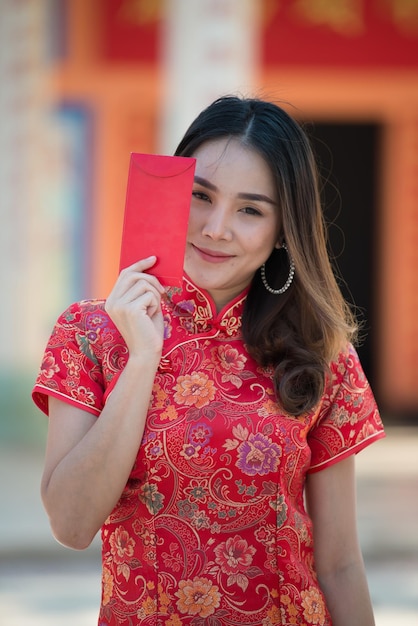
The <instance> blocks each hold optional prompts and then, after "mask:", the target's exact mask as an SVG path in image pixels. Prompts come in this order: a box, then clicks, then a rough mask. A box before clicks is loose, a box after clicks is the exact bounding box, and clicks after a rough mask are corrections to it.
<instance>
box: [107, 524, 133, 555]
mask: <svg viewBox="0 0 418 626" xmlns="http://www.w3.org/2000/svg"><path fill="white" fill-rule="evenodd" d="M109 541H110V549H111V552H112V555H113V558H114V559H115V561H116V563H124V562H125V561H128V560H129V559H130V558H131V557H132V556H133V553H134V546H135V541H134V540H133V539H132V537H130V536H129V533H128V532H127V531H126V530H125V529H124V528H123V527H122V526H119V528H117V529H116V530H115V532H114V533H113V534H112V535H111V537H110V540H109Z"/></svg>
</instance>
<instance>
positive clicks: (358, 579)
mask: <svg viewBox="0 0 418 626" xmlns="http://www.w3.org/2000/svg"><path fill="white" fill-rule="evenodd" d="M319 582H320V585H321V588H322V591H323V592H324V595H325V599H326V603H327V606H328V610H329V612H330V614H331V618H332V624H333V626H375V621H374V617H373V609H372V604H371V600H370V594H369V589H368V585H367V580H366V574H365V570H364V565H363V562H362V560H359V561H355V562H353V563H351V564H350V565H347V566H346V567H344V568H342V569H340V570H338V571H336V572H330V573H329V574H327V576H326V577H322V578H320V581H319Z"/></svg>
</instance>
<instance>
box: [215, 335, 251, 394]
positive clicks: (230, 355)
mask: <svg viewBox="0 0 418 626" xmlns="http://www.w3.org/2000/svg"><path fill="white" fill-rule="evenodd" d="M217 354H218V359H219V362H220V366H221V368H222V370H223V371H222V378H221V380H222V382H228V381H229V382H231V383H232V384H233V385H235V387H241V385H242V379H241V378H240V376H239V374H240V373H241V372H242V371H243V370H244V367H245V363H246V361H247V359H246V357H245V356H244V355H243V354H240V353H239V352H238V350H237V349H236V348H233V347H232V346H230V345H226V346H223V345H221V346H219V347H218V348H217Z"/></svg>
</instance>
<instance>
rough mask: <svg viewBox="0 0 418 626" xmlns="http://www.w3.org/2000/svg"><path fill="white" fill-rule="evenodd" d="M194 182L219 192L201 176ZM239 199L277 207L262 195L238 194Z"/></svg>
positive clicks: (195, 178) (271, 200)
mask: <svg viewBox="0 0 418 626" xmlns="http://www.w3.org/2000/svg"><path fill="white" fill-rule="evenodd" d="M194 180H195V183H197V184H198V185H202V187H206V188H207V189H211V190H212V191H218V188H217V186H216V185H214V184H213V183H211V182H210V181H209V180H207V179H206V178H202V177H201V176H195V177H194ZM237 198H240V199H241V200H250V201H253V202H267V203H268V204H272V205H274V206H277V202H275V201H274V200H273V199H272V198H269V196H265V195H264V194H262V193H251V192H245V191H243V192H242V193H239V194H237Z"/></svg>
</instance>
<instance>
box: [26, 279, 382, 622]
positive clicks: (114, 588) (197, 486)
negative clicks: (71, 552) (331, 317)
mask: <svg viewBox="0 0 418 626" xmlns="http://www.w3.org/2000/svg"><path fill="white" fill-rule="evenodd" d="M245 295H246V294H245V293H243V294H241V295H240V296H238V297H237V298H236V299H235V300H234V301H233V302H231V303H230V304H229V305H228V306H227V307H225V309H224V310H223V311H221V312H220V313H219V314H217V313H215V312H214V305H213V302H212V301H211V299H210V297H209V296H208V295H207V294H205V293H204V292H203V291H201V290H199V289H197V288H196V287H195V286H194V285H193V284H192V283H191V282H190V281H189V280H188V279H187V278H186V279H185V281H184V286H183V289H178V288H175V289H169V290H167V293H166V296H165V297H164V298H163V301H162V309H163V316H164V323H165V331H164V337H165V338H164V349H163V354H162V357H161V361H160V365H159V368H158V371H157V373H156V377H155V381H154V387H153V391H152V397H151V401H150V408H149V412H148V417H147V423H146V428H145V432H144V435H143V441H142V445H141V447H140V449H139V450H138V455H137V458H136V461H135V464H134V467H133V468H132V471H131V475H130V477H129V480H128V482H127V485H126V487H125V489H124V491H123V493H122V494H121V497H120V500H119V502H118V503H117V505H116V506H115V508H114V510H113V511H112V513H111V514H110V516H109V518H108V519H107V520H106V522H105V524H104V525H103V528H102V543H103V547H102V561H103V574H102V601H101V608H100V615H99V624H100V625H101V626H134V625H141V624H142V625H144V626H151V625H152V626H189V625H190V626H206V625H207V626H223V625H225V626H226V625H228V626H237V625H240V626H255V625H261V626H273V625H276V624H281V625H290V624H292V625H297V626H310V625H311V624H318V625H320V626H330V623H331V622H330V617H329V614H328V611H327V608H326V605H325V601H324V597H323V595H322V592H321V590H320V587H319V585H318V582H317V579H316V574H315V566H314V557H313V538H312V524H311V521H310V519H309V517H308V515H307V513H306V511H305V508H304V500H303V487H304V482H305V478H306V475H307V473H308V472H313V471H319V470H321V469H322V468H324V467H327V466H328V465H330V464H332V463H335V462H337V461H338V460H340V459H342V458H344V457H345V456H347V455H349V454H353V453H355V452H357V451H359V450H361V449H362V448H363V447H364V446H366V445H368V444H369V443H371V442H373V441H375V440H376V439H378V438H379V437H381V436H383V427H382V423H381V421H380V418H379V415H378V412H377V408H376V404H375V401H374V398H373V395H372V392H371V390H370V387H369V385H368V382H367V380H366V378H365V376H364V374H363V371H362V369H361V365H360V364H359V361H358V357H357V355H356V352H355V350H354V349H353V348H352V347H351V346H349V347H348V349H347V350H346V351H345V352H342V353H341V354H340V356H339V358H338V359H337V360H336V362H334V363H332V364H331V376H330V378H329V380H328V383H327V385H326V389H325V392H324V395H323V398H322V399H321V402H320V404H319V405H318V407H316V409H315V410H313V411H311V412H310V413H309V414H306V415H304V416H302V417H299V418H297V419H296V418H293V417H291V416H288V415H286V414H285V413H283V411H282V410H281V409H280V407H279V406H278V404H277V403H276V401H275V392H274V383H273V379H272V375H273V371H272V368H268V367H266V368H263V367H260V366H259V365H257V363H255V362H254V360H253V359H252V358H251V357H250V355H249V354H248V352H247V351H246V349H245V346H244V345H243V341H242V336H241V316H242V310H243V305H244V301H245ZM127 357H128V352H127V348H126V345H125V343H124V341H123V339H122V337H121V335H120V333H119V332H118V330H117V329H116V327H115V326H114V324H113V323H112V321H111V320H110V318H109V317H108V316H107V314H106V312H105V310H104V302H103V301H94V300H91V301H82V302H80V303H75V304H73V305H71V306H70V307H69V308H68V309H67V311H65V312H64V313H63V314H62V315H61V316H60V318H59V319H58V321H57V323H56V325H55V327H54V330H53V333H52V335H51V338H50V340H49V342H48V345H47V348H46V351H45V356H44V360H43V364H42V366H41V370H40V373H39V376H38V378H37V381H36V385H35V387H34V395H33V397H34V400H35V402H36V403H37V404H38V406H39V407H40V408H42V409H43V410H44V411H45V412H47V406H48V405H47V398H48V396H49V395H53V396H55V397H58V398H60V399H62V400H64V401H66V402H69V403H71V404H74V405H75V406H78V407H80V408H82V409H84V410H87V411H90V412H92V413H94V414H95V415H97V416H98V419H100V417H99V416H100V412H101V410H102V408H103V406H104V404H105V402H106V398H107V395H108V394H109V393H110V391H111V390H112V388H113V386H114V384H115V383H116V381H117V378H118V376H119V374H120V372H121V371H122V370H123V367H124V366H125V364H126V360H127Z"/></svg>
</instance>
